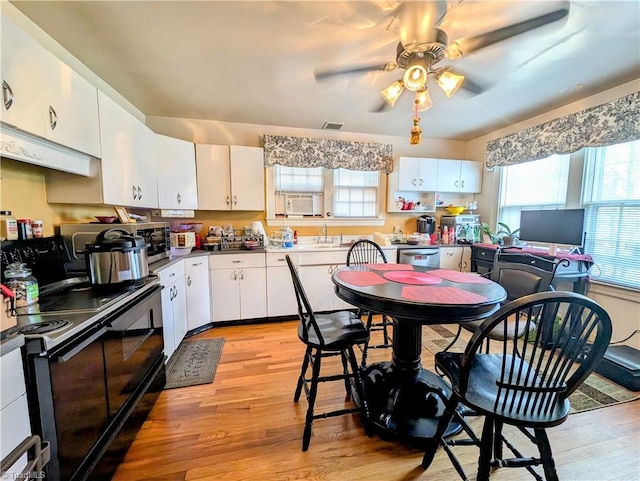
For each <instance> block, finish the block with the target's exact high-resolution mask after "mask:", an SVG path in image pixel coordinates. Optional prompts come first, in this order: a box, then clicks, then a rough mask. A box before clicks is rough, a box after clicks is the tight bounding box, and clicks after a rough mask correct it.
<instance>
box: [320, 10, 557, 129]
mask: <svg viewBox="0 0 640 481" xmlns="http://www.w3.org/2000/svg"><path fill="white" fill-rule="evenodd" d="M459 3H461V2H459ZM458 5H459V4H458ZM447 13H448V11H447V8H446V2H444V1H437V2H410V1H409V2H402V3H400V4H399V6H398V7H397V8H396V9H395V10H394V11H393V20H395V19H396V18H398V21H399V25H400V42H399V43H398V46H397V48H396V58H395V61H394V62H387V63H383V64H381V63H379V62H378V63H374V64H368V65H359V66H346V67H338V68H331V69H316V70H315V71H314V75H315V78H316V80H322V79H326V78H329V77H333V76H336V75H343V74H353V73H363V72H372V71H384V72H391V71H393V70H396V69H398V68H400V69H404V70H405V72H404V74H403V76H402V78H401V79H398V80H396V81H394V82H393V83H392V84H391V85H389V86H388V87H387V88H385V89H383V90H382V91H381V92H380V94H381V95H382V98H383V99H384V100H385V102H383V103H382V104H381V106H380V108H378V109H377V110H376V111H378V112H380V111H383V110H385V109H386V108H387V107H388V106H390V107H393V106H394V105H395V103H396V101H397V100H398V98H399V97H400V94H402V92H403V91H404V90H409V91H413V92H415V100H414V110H415V112H416V116H415V117H416V118H417V112H422V111H425V110H427V109H429V108H430V107H431V106H432V105H433V102H432V101H431V98H430V96H429V89H428V85H427V84H428V80H429V78H430V77H432V78H434V80H435V82H436V83H437V84H438V85H439V86H440V88H442V90H443V91H444V93H445V94H446V96H447V97H451V96H452V95H453V94H454V93H455V92H456V91H457V90H458V89H459V88H462V89H464V90H467V91H469V92H471V93H472V94H480V93H482V92H483V90H484V89H483V87H481V86H480V85H478V84H476V83H474V82H473V81H471V80H470V79H465V76H464V75H462V74H461V73H459V72H457V71H456V70H455V69H453V68H451V67H450V66H449V65H443V66H439V63H440V62H441V61H442V60H444V59H450V60H454V59H458V58H461V57H462V56H464V55H468V54H470V53H473V52H476V51H478V50H480V49H483V48H485V47H488V46H489V45H493V44H496V43H498V42H502V41H504V40H507V39H509V38H511V37H515V36H516V35H520V34H523V33H525V32H529V31H531V30H534V29H536V28H539V27H542V26H544V25H547V24H549V23H552V22H556V21H558V20H561V19H562V18H564V17H566V16H567V14H568V13H569V7H568V2H567V3H566V4H563V6H562V7H561V8H558V9H556V10H554V11H551V12H549V13H545V14H543V15H540V16H537V17H533V18H529V19H527V20H524V21H522V22H518V23H514V24H511V25H508V26H505V27H502V28H498V29H496V30H492V31H489V32H485V33H482V34H479V35H476V36H472V37H465V38H462V39H458V40H456V41H453V42H449V39H448V36H447V33H446V32H445V31H444V30H442V29H440V28H438V25H440V24H441V22H442V20H443V19H444V17H445V15H446V14H447ZM393 20H392V21H393ZM417 120H418V121H419V119H417ZM414 126H415V127H417V122H416V120H415V119H414Z"/></svg>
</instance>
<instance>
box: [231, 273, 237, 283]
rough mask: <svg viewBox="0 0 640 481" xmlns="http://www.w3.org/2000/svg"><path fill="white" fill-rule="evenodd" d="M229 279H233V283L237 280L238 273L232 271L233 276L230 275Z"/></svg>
mask: <svg viewBox="0 0 640 481" xmlns="http://www.w3.org/2000/svg"><path fill="white" fill-rule="evenodd" d="M231 279H233V280H234V281H237V280H238V273H237V272H236V271H233V274H231Z"/></svg>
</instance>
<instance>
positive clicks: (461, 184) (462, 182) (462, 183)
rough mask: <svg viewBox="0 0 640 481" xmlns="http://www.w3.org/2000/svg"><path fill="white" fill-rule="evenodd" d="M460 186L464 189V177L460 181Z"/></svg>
mask: <svg viewBox="0 0 640 481" xmlns="http://www.w3.org/2000/svg"><path fill="white" fill-rule="evenodd" d="M460 187H462V188H463V189H464V179H463V180H461V181H460Z"/></svg>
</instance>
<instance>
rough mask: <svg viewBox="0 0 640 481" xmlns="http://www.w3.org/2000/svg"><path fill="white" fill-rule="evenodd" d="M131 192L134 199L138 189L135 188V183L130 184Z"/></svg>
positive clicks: (136, 196)
mask: <svg viewBox="0 0 640 481" xmlns="http://www.w3.org/2000/svg"><path fill="white" fill-rule="evenodd" d="M131 192H132V195H133V200H136V199H137V198H138V191H137V190H136V186H135V185H132V186H131Z"/></svg>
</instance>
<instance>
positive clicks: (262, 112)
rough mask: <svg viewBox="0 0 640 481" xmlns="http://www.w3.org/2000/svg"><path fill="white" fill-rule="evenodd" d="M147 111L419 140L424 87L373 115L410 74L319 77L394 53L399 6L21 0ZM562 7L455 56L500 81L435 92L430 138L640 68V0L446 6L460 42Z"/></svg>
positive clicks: (520, 114) (466, 135) (459, 134)
mask: <svg viewBox="0 0 640 481" xmlns="http://www.w3.org/2000/svg"><path fill="white" fill-rule="evenodd" d="M11 3H12V4H14V5H15V6H16V7H17V8H18V9H19V10H21V11H22V12H23V13H24V14H26V15H27V16H28V17H30V18H31V20H32V21H34V22H35V23H36V24H37V25H39V26H40V27H41V28H42V29H43V30H44V31H45V32H47V33H48V34H49V35H50V36H51V37H53V38H54V39H55V40H56V41H58V42H59V43H60V44H61V45H62V46H63V47H65V48H66V49H67V50H69V52H70V53H71V54H73V55H74V56H75V57H77V58H78V59H79V60H80V61H82V62H83V63H84V64H85V65H87V67H89V68H90V69H91V70H92V71H94V72H95V73H96V74H97V75H98V76H100V77H101V78H102V79H103V80H104V81H106V82H107V83H108V84H109V85H111V87H113V88H114V89H115V90H117V91H118V92H119V93H121V94H122V95H123V96H124V97H125V98H127V99H128V100H129V101H130V102H131V103H132V104H133V105H135V106H136V107H137V108H138V109H139V110H141V111H142V112H143V113H144V114H145V115H147V116H166V117H180V118H193V119H208V120H222V121H228V122H241V123H251V124H263V125H276V126H286V127H300V128H309V129H320V128H321V127H322V125H323V124H324V122H337V123H343V124H344V127H343V128H342V131H349V132H362V133H370V134H386V135H398V136H407V135H408V132H409V130H410V129H411V126H412V100H413V99H412V97H411V95H408V94H407V93H406V92H405V94H403V96H402V97H401V98H400V100H399V101H398V103H397V104H396V106H395V108H394V109H392V110H389V111H386V112H382V113H375V112H372V110H374V109H375V108H376V107H378V106H379V105H380V96H379V93H378V92H379V91H380V90H381V89H382V88H384V87H386V86H387V85H389V84H390V83H391V82H392V81H394V80H397V79H399V78H401V76H402V73H403V71H402V70H396V71H392V72H369V73H361V74H351V75H342V76H337V77H332V78H330V79H327V80H323V81H316V80H315V78H314V69H315V68H323V67H340V66H349V65H354V64H355V65H360V64H370V63H375V62H379V63H385V62H391V61H394V60H395V51H396V45H397V43H398V41H399V38H400V26H399V25H398V24H399V23H400V22H399V21H398V20H395V21H393V22H392V21H391V20H392V18H391V16H390V15H389V12H390V11H392V7H393V6H396V5H397V4H398V2H394V1H377V2H344V1H341V2H313V1H304V2H300V1H286V2H273V1H259V2H256V1H253V2H250V1H238V0H236V1H195V2H188V1H139V2H134V1H124V2H121V1H62V2H60V1H44V2H39V1H12V2H11ZM562 5H569V8H570V11H569V15H568V16H567V17H566V18H565V19H563V20H560V21H557V22H554V23H552V24H549V25H546V26H544V27H541V28H538V29H536V30H534V31H531V32H528V33H525V34H523V35H520V36H518V37H514V38H511V39H509V40H506V41H504V42H501V43H498V44H495V45H493V46H490V47H487V48H485V49H483V50H481V51H478V52H475V53H473V54H470V55H469V56H467V57H464V58H462V59H459V60H454V61H443V62H442V64H449V65H451V66H452V67H454V68H455V69H457V70H460V71H461V72H463V73H465V74H467V75H468V78H470V79H472V80H473V81H474V82H475V83H478V84H481V85H483V86H485V87H487V88H488V89H487V90H486V91H485V92H484V93H482V94H480V95H476V96H471V95H470V94H469V93H468V92H466V91H463V90H460V91H458V92H457V93H456V94H455V95H454V96H453V97H452V98H450V99H447V98H446V97H445V96H444V94H443V93H442V92H441V91H439V89H438V88H437V87H436V88H434V89H432V98H433V101H434V106H433V108H432V109H431V110H429V111H427V112H423V113H422V114H421V115H420V116H421V118H422V121H421V127H422V129H423V131H424V135H425V136H426V137H431V138H443V139H460V140H467V139H470V138H474V137H476V136H478V135H481V134H484V133H487V132H490V131H492V130H495V129H496V128H500V127H504V126H508V125H509V124H511V123H513V122H515V121H518V120H522V119H525V118H528V117H531V116H533V115H536V114H538V113H541V112H543V111H545V110H549V109H551V108H555V107H558V106H561V105H564V104H567V103H569V102H571V101H574V100H576V99H578V98H580V97H585V96H587V95H590V94H593V93H595V92H598V91H601V90H604V89H606V88H609V87H612V86H615V85H619V84H621V83H624V82H628V81H630V80H634V79H638V78H640V37H639V35H640V34H639V32H640V1H639V0H627V1H606V0H602V1H593V0H583V1H572V2H570V4H569V2H559V1H540V0H537V1H523V0H508V1H507V0H502V1H471V0H456V1H450V2H448V7H447V8H448V12H447V14H446V16H445V17H444V19H443V21H442V23H441V24H440V27H441V28H442V29H443V30H445V31H446V32H447V34H448V35H449V41H450V42H451V41H453V40H455V39H458V38H461V37H465V36H470V35H477V34H480V33H483V32H486V31H489V30H494V29H497V28H500V27H503V26H505V25H508V24H513V23H517V22H520V21H522V20H526V19H528V18H531V17H535V16H538V15H541V14H544V13H547V12H549V11H552V10H556V9H558V8H559V7H560V6H562Z"/></svg>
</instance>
